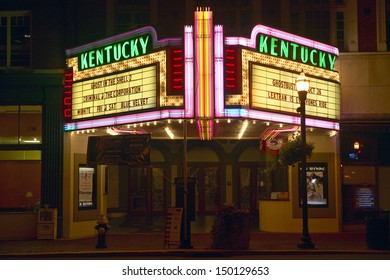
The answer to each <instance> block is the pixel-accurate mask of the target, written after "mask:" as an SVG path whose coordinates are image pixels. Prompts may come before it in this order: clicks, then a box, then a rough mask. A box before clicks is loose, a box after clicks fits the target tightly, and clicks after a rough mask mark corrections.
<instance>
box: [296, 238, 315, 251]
mask: <svg viewBox="0 0 390 280" xmlns="http://www.w3.org/2000/svg"><path fill="white" fill-rule="evenodd" d="M297 247H298V248H299V249H315V246H314V243H313V242H311V240H310V237H302V238H301V240H300V241H299V243H298V245H297Z"/></svg>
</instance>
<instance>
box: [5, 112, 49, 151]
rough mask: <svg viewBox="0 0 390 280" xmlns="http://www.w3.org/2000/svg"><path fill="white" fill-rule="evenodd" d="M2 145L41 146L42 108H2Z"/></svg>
mask: <svg viewBox="0 0 390 280" xmlns="http://www.w3.org/2000/svg"><path fill="white" fill-rule="evenodd" d="M0 125H1V127H2V128H3V129H1V131H0V145H6V144H7V145H13V144H41V140H42V107H41V106H35V105H31V106H28V105H23V106H0Z"/></svg>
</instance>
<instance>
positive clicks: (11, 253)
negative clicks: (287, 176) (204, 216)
mask: <svg viewBox="0 0 390 280" xmlns="http://www.w3.org/2000/svg"><path fill="white" fill-rule="evenodd" d="M300 236H301V234H300V233H267V232H251V239H250V246H249V250H242V251H226V250H225V251H222V250H212V249H211V244H212V240H211V236H210V234H209V233H193V234H192V235H191V245H192V246H193V248H192V249H178V248H164V234H162V233H127V234H108V237H107V248H104V249H97V248H95V245H96V237H88V238H81V239H56V240H28V241H16V240H7V241H3V240H0V259H35V258H43V259H46V258H62V259H67V258H96V257H101V258H105V257H108V256H109V257H114V258H115V257H118V258H123V257H125V258H141V259H142V258H150V257H160V258H184V259H186V258H189V259H191V258H199V257H203V258H218V259H220V258H224V257H234V256H251V257H252V258H254V256H260V255H262V256H263V257H264V256H268V257H271V256H278V258H286V257H287V256H291V255H306V257H307V256H308V255H311V256H313V255H317V256H319V255H326V256H333V257H332V258H336V259H350V258H352V259H353V258H354V257H353V256H358V255H359V258H360V259H361V258H363V259H372V258H373V256H376V257H374V258H377V257H378V256H380V258H381V259H387V260H390V250H372V249H369V248H368V247H367V245H366V239H365V238H366V235H365V233H362V232H341V233H312V234H311V235H310V236H311V239H312V242H313V243H314V244H315V249H313V250H302V249H297V244H298V242H299V240H300Z"/></svg>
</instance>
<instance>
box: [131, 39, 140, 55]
mask: <svg viewBox="0 0 390 280" xmlns="http://www.w3.org/2000/svg"><path fill="white" fill-rule="evenodd" d="M130 43H131V57H134V56H139V52H138V47H137V43H138V38H137V39H134V40H131V41H130Z"/></svg>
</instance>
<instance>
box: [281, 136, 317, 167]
mask: <svg viewBox="0 0 390 280" xmlns="http://www.w3.org/2000/svg"><path fill="white" fill-rule="evenodd" d="M301 143H302V140H301V137H300V136H298V137H295V138H294V139H293V140H290V141H287V142H286V143H285V144H284V145H283V147H282V148H281V149H280V153H279V162H280V164H281V165H293V164H295V163H297V162H301V157H302V156H301V155H302V145H301ZM313 150H314V144H313V143H306V155H307V157H308V158H311V156H312V154H313Z"/></svg>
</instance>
